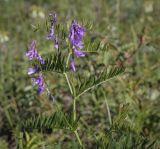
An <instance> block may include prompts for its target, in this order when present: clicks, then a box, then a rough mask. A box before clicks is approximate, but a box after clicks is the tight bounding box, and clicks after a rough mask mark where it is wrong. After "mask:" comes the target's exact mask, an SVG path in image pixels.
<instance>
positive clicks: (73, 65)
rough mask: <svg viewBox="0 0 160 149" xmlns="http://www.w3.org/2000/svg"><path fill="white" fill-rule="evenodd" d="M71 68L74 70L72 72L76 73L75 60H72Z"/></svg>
mask: <svg viewBox="0 0 160 149" xmlns="http://www.w3.org/2000/svg"><path fill="white" fill-rule="evenodd" d="M70 66H71V69H72V71H74V72H75V71H76V67H75V63H74V60H73V58H70Z"/></svg>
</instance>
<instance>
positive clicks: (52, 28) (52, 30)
mask: <svg viewBox="0 0 160 149" xmlns="http://www.w3.org/2000/svg"><path fill="white" fill-rule="evenodd" d="M53 35H54V26H51V28H50V30H49V35H48V36H47V39H48V40H50V39H51V38H52V37H53Z"/></svg>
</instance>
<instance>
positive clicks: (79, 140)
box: [74, 130, 82, 146]
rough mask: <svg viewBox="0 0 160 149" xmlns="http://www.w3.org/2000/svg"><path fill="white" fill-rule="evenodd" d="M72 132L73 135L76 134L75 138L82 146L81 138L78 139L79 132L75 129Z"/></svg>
mask: <svg viewBox="0 0 160 149" xmlns="http://www.w3.org/2000/svg"><path fill="white" fill-rule="evenodd" d="M74 133H75V135H76V137H77V140H78V142H79V144H80V146H82V141H81V139H80V137H79V134H78V132H77V130H75V131H74Z"/></svg>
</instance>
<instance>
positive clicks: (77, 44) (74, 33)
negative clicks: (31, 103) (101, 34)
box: [25, 13, 86, 93]
mask: <svg viewBox="0 0 160 149" xmlns="http://www.w3.org/2000/svg"><path fill="white" fill-rule="evenodd" d="M49 16H50V30H49V34H48V36H47V40H51V39H53V40H54V47H55V48H56V49H59V45H58V35H57V34H56V23H57V15H56V14H55V13H54V14H52V13H51V14H49ZM85 32H86V31H85V29H84V28H83V27H82V26H80V25H79V24H78V23H77V22H76V20H73V21H72V23H71V26H70V30H69V37H68V38H69V41H70V45H71V48H72V49H70V50H71V51H73V53H72V55H71V57H70V67H71V69H72V71H76V67H75V62H74V57H75V56H76V57H84V56H86V53H85V52H82V51H81V49H83V48H84V43H83V41H82V40H83V37H84V34H85ZM25 55H26V56H27V57H28V59H29V60H33V59H36V60H38V61H39V62H40V64H44V63H45V61H44V60H43V59H42V57H41V55H40V54H39V53H38V51H37V49H36V42H35V41H32V43H31V44H30V46H29V49H28V52H27V53H26V54H25ZM38 69H39V65H35V66H34V67H29V68H28V75H32V74H34V73H36V72H37V70H38ZM32 81H33V82H34V84H35V85H38V89H37V92H38V93H41V92H42V91H43V90H44V88H45V84H44V83H43V75H42V73H39V75H38V77H34V78H32Z"/></svg>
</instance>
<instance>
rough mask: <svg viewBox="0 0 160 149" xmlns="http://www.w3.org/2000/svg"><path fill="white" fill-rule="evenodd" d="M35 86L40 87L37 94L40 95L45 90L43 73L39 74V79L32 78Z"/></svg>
mask: <svg viewBox="0 0 160 149" xmlns="http://www.w3.org/2000/svg"><path fill="white" fill-rule="evenodd" d="M32 81H33V83H34V85H38V88H37V93H38V94H40V93H42V91H43V90H44V88H45V83H44V82H43V77H42V73H40V74H39V76H38V77H36V78H32Z"/></svg>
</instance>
